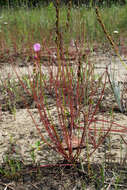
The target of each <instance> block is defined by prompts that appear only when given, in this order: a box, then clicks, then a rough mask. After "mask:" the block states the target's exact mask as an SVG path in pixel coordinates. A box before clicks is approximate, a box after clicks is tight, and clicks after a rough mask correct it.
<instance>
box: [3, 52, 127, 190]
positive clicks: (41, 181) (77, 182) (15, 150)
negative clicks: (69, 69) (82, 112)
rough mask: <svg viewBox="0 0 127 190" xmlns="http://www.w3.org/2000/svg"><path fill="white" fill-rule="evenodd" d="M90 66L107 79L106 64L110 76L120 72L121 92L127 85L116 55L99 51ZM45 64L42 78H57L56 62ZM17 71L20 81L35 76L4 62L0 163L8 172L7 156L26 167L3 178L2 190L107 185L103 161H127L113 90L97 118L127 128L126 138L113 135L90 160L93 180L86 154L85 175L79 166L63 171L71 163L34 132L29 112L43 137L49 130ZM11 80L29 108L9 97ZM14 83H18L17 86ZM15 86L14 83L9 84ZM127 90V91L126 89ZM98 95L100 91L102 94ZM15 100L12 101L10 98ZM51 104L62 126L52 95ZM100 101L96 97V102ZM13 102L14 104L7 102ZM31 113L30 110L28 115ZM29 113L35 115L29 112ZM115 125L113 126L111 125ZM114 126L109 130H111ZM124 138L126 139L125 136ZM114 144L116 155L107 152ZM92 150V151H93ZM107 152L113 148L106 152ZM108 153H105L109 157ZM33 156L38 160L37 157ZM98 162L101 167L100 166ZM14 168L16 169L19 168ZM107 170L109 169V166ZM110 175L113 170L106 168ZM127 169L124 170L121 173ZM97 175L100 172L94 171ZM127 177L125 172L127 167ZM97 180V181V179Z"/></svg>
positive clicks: (124, 118)
mask: <svg viewBox="0 0 127 190" xmlns="http://www.w3.org/2000/svg"><path fill="white" fill-rule="evenodd" d="M122 59H123V60H124V62H125V64H126V62H127V59H126V57H125V56H122ZM89 60H90V62H91V63H93V62H94V66H95V73H96V75H97V76H98V75H100V74H102V73H103V72H104V71H105V70H106V65H108V66H109V65H110V66H111V72H112V73H115V74H114V76H115V79H114V80H115V81H117V82H118V83H120V84H121V85H122V87H123V86H124V85H125V81H126V74H127V70H126V69H125V67H124V66H123V65H122V64H121V62H120V61H119V59H118V58H117V57H116V56H112V55H111V54H110V55H107V54H102V52H94V53H93V54H92V56H91V57H90V58H89ZM46 63H47V62H46V60H45V61H44V64H43V65H42V71H43V73H47V74H48V72H49V68H51V69H53V74H54V75H55V73H57V69H58V66H57V64H56V63H57V61H55V62H54V63H53V65H49V66H47V65H46ZM74 63H75V60H72V61H71V65H72V66H73V68H74V69H75V70H76V69H77V67H76V63H75V64H74ZM14 69H16V71H17V73H18V74H19V75H20V76H23V75H27V74H28V73H31V72H32V69H33V65H32V63H27V64H22V63H19V62H18V64H15V68H14V67H12V65H8V64H6V63H1V69H0V76H1V84H0V87H1V89H0V104H1V112H0V128H1V131H0V163H1V168H4V169H6V167H7V168H8V167H10V166H8V161H7V156H8V157H9V159H11V158H12V159H13V160H17V159H18V161H19V162H20V164H21V172H17V173H16V174H15V175H12V176H8V177H7V176H6V177H5V175H2V174H0V190H2V189H15V190H21V189H24V190H27V189H29V190H34V189H45V190H46V189H47V190H48V189H52V190H53V189H54V190H55V189H57V190H62V189H68V190H69V189H75V190H78V189H83V185H84V188H86V189H87V190H88V189H90V190H92V189H101V185H102V182H101V181H102V180H101V178H100V177H99V176H100V171H101V165H100V163H102V162H103V160H104V157H105V159H106V160H107V162H108V163H109V161H110V163H111V162H115V163H120V164H122V165H124V166H125V163H126V159H127V148H126V144H125V142H126V132H127V130H126V128H127V113H126V111H125V112H124V113H121V111H120V109H119V107H118V105H117V103H116V101H115V98H114V95H113V92H112V89H111V87H109V86H107V87H106V89H105V93H104V97H103V101H102V103H101V105H100V107H99V110H98V112H97V113H96V118H98V119H100V120H102V119H105V120H108V121H110V120H111V119H112V120H113V122H114V123H117V124H120V125H121V126H124V132H123V133H124V134H123V133H121V134H120V133H114V134H113V135H112V134H111V135H109V137H107V138H106V140H105V142H104V143H103V144H102V146H101V147H99V148H98V149H97V151H96V152H95V154H93V157H91V163H94V164H92V165H91V168H92V169H91V170H92V173H91V176H92V177H91V176H89V175H88V167H87V166H88V164H86V160H87V159H86V160H84V161H83V159H84V157H85V156H86V149H85V150H84V149H83V151H82V154H81V158H80V159H81V160H82V161H83V167H84V170H81V169H80V167H81V165H79V163H77V164H76V166H75V167H72V166H71V167H70V166H64V164H65V163H67V162H66V161H65V160H63V158H62V156H60V155H59V154H57V153H56V152H55V151H53V150H50V149H49V148H48V146H47V145H45V144H44V143H42V140H41V137H40V136H39V133H38V131H37V129H36V127H35V123H34V122H33V121H32V118H31V116H30V113H32V116H33V118H34V120H35V121H36V123H37V124H38V127H40V129H41V132H42V133H43V135H44V136H47V133H46V132H45V130H44V126H43V125H42V123H41V121H40V116H39V113H38V109H37V107H36V105H35V102H34V100H33V98H32V97H31V96H30V95H28V94H27V93H25V91H24V89H23V88H22V86H21V85H19V83H18V79H17V76H16V73H15V72H14ZM9 78H10V81H13V80H14V81H15V83H16V82H17V83H16V86H15V87H14V86H10V88H13V87H14V88H15V91H16V90H17V91H18V92H19V91H20V93H21V94H22V93H23V94H24V97H25V101H26V102H27V105H26V104H24V101H23V100H22V99H21V97H20V95H21V94H20V95H19V98H18V99H17V97H15V96H10V94H9V93H7V92H8V91H7V88H6V87H7V81H8V79H9ZM12 84H13V83H12ZM10 85H11V84H10ZM124 88H125V86H124ZM97 93H99V91H98V92H97ZM124 96H125V98H124V102H126V94H124ZM10 97H11V98H12V99H10ZM47 97H48V98H47V102H48V107H49V109H50V112H51V115H52V117H53V122H54V123H55V124H56V125H58V123H57V111H56V105H55V98H54V97H52V96H51V94H47ZM95 99H96V97H95ZM9 101H10V103H8V102H9ZM112 108H113V109H114V110H113V111H114V113H113V116H111V114H110V111H111V109H112ZM28 109H29V111H28ZM29 112H30V113H29ZM101 125H102V123H101V124H98V123H97V124H96V127H101ZM103 125H104V126H103V127H107V125H108V124H103ZM109 125H110V124H109ZM108 127H109V126H108ZM116 128H117V129H121V127H120V126H117V125H114V129H116ZM120 135H122V136H123V138H124V139H122V137H121V136H120ZM37 143H39V148H37V146H36V145H37ZM109 144H111V151H108V150H106V148H105V147H106V146H108V147H109ZM91 149H92V148H91ZM107 149H108V148H107ZM105 150H106V152H105ZM33 151H34V156H35V157H34V158H33V156H32V153H33ZM98 163H99V164H98ZM46 164H58V165H59V164H63V165H62V166H61V167H58V166H54V167H51V166H50V167H48V166H47V167H40V165H46ZM14 165H15V164H14ZM118 166H119V167H120V165H119V164H117V165H115V168H116V167H118ZM106 167H107V168H108V167H109V166H108V165H106ZM107 170H108V169H107ZM109 170H110V171H109V172H107V173H108V174H107V182H105V183H107V184H108V183H109V180H110V179H111V178H113V171H112V169H111V167H110V169H109ZM121 170H123V169H121ZM94 171H96V172H94ZM93 173H96V174H98V176H94V175H93ZM124 173H125V167H124ZM93 176H94V177H95V178H98V181H99V182H98V183H99V184H100V186H99V187H98V184H97V183H95V181H96V180H95V178H94V177H93ZM93 179H94V180H93ZM122 188H123V189H127V185H126V183H125V182H124V178H123V182H122V185H121V189H122Z"/></svg>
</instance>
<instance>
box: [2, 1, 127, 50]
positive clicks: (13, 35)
mask: <svg viewBox="0 0 127 190" xmlns="http://www.w3.org/2000/svg"><path fill="white" fill-rule="evenodd" d="M55 16H56V14H55V8H54V6H53V4H52V3H51V4H50V5H49V6H48V7H42V8H40V9H26V8H23V7H22V8H20V9H18V10H11V9H10V10H6V9H3V10H2V12H1V15H0V34H1V35H0V47H1V49H2V51H3V50H4V48H5V49H7V47H8V48H9V50H11V48H14V49H19V50H21V49H23V48H25V49H26V48H29V47H30V46H31V44H33V43H35V42H36V41H40V42H42V43H43V41H45V40H46V42H47V43H49V38H50V43H51V42H52V43H54V40H55V21H56V19H55ZM101 16H102V20H103V22H104V23H105V26H106V28H107V30H108V32H109V33H110V34H111V35H112V36H114V34H113V31H115V30H117V31H118V32H119V34H121V35H126V30H127V24H126V21H127V5H126V6H123V7H119V6H115V5H112V7H111V8H104V9H101ZM66 17H67V8H66V6H63V7H62V8H61V10H60V30H61V32H62V36H63V40H64V41H65V42H66V43H68V42H69V41H70V40H71V39H79V40H82V39H84V38H85V39H86V40H87V41H89V43H91V42H94V41H98V42H102V41H103V43H104V42H105V35H104V33H103V32H102V29H101V27H100V26H99V24H98V22H97V19H96V16H95V10H94V9H91V10H89V9H86V8H85V7H80V8H72V10H71V19H70V30H71V31H69V32H66ZM79 21H80V22H79Z"/></svg>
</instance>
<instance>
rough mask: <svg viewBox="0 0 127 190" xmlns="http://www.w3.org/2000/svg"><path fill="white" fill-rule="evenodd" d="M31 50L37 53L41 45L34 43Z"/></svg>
mask: <svg viewBox="0 0 127 190" xmlns="http://www.w3.org/2000/svg"><path fill="white" fill-rule="evenodd" d="M33 48H34V51H35V52H38V51H40V49H41V45H40V44H39V43H36V44H34V46H33Z"/></svg>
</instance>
